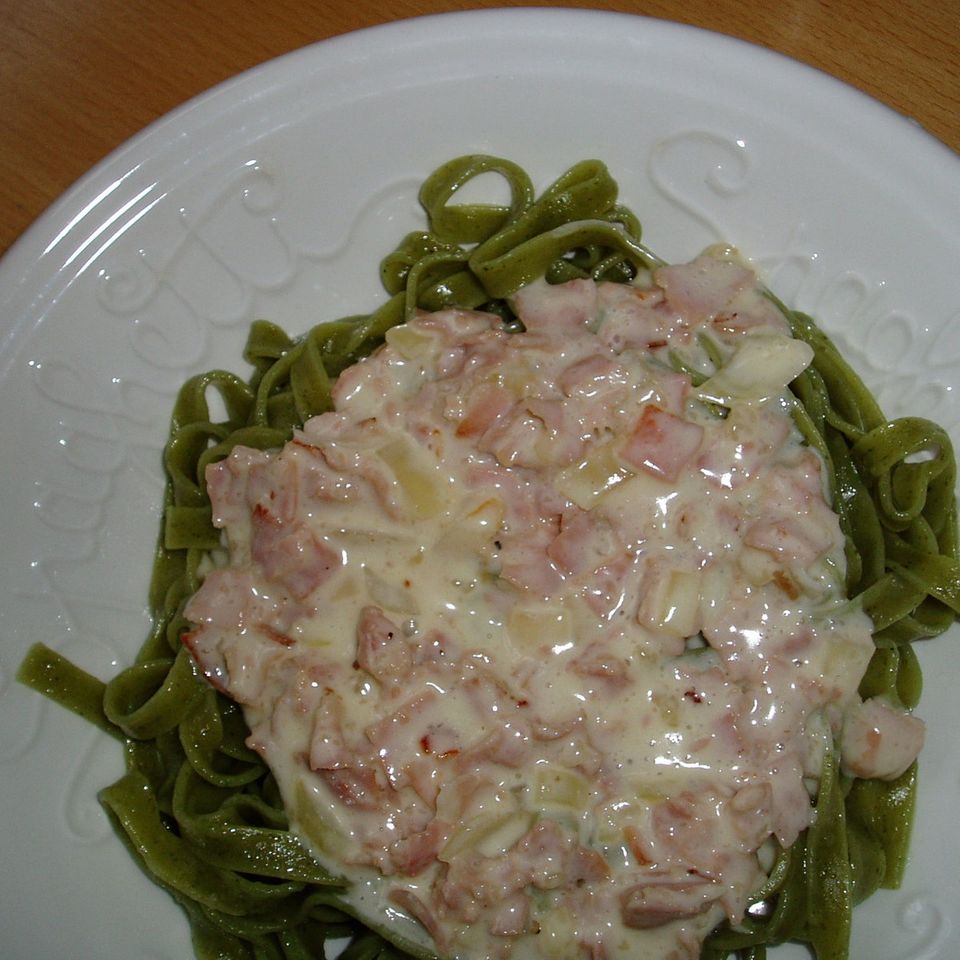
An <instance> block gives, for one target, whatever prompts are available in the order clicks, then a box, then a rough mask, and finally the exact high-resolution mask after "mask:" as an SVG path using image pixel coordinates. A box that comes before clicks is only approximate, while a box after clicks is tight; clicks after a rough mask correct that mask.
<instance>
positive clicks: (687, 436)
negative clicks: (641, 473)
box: [620, 405, 703, 483]
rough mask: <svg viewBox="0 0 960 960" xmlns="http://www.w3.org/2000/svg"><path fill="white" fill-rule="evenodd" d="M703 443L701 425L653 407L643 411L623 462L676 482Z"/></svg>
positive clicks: (623, 453) (623, 449)
mask: <svg viewBox="0 0 960 960" xmlns="http://www.w3.org/2000/svg"><path fill="white" fill-rule="evenodd" d="M702 442H703V427H702V426H700V424H698V423H691V422H690V421H689V420H685V419H683V418H682V417H678V416H675V415H674V414H672V413H667V412H666V411H665V410H661V409H660V408H659V407H655V406H653V405H650V406H646V407H644V408H643V412H642V413H641V414H640V419H639V420H637V423H636V426H635V427H634V428H633V432H632V433H631V434H630V436H629V437H628V438H627V441H626V443H624V444H623V446H622V447H621V448H620V459H621V460H623V461H624V463H627V464H629V465H630V466H632V467H636V468H637V469H638V470H646V471H647V472H648V473H652V474H653V475H654V476H657V477H662V478H663V479H664V480H667V481H669V482H671V483H673V482H674V481H675V480H676V479H677V478H678V477H679V476H680V472H681V471H682V470H683V468H684V467H685V466H686V465H687V464H688V463H689V462H690V461H691V460H692V459H693V458H694V457H695V456H696V455H697V451H698V450H699V449H700V444H701V443H702Z"/></svg>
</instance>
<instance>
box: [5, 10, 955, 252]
mask: <svg viewBox="0 0 960 960" xmlns="http://www.w3.org/2000/svg"><path fill="white" fill-rule="evenodd" d="M498 6H500V7H502V6H578V7H595V8H603V9H609V10H617V11H621V12H630V13H635V14H642V15H647V16H653V17H659V18H663V19H667V20H675V21H678V22H683V23H688V24H694V25H697V26H701V27H705V28H707V29H709V30H714V31H718V32H721V33H725V34H729V35H732V36H736V37H740V38H742V39H744V40H748V41H750V42H752V43H757V44H761V45H763V46H766V47H769V48H771V49H773V50H777V51H779V52H781V53H783V54H785V55H787V56H790V57H793V58H795V59H797V60H801V61H803V62H805V63H808V64H810V65H812V66H814V67H817V68H819V69H821V70H825V71H827V72H828V73H830V74H833V75H834V76H836V77H838V78H840V79H841V80H844V81H846V82H847V83H850V84H852V85H853V86H855V87H858V88H860V89H861V90H863V91H865V92H866V93H868V94H870V95H872V96H874V97H876V98H877V99H879V100H881V101H883V102H884V103H886V104H888V105H889V106H890V107H892V108H893V109H894V110H897V111H899V112H900V113H902V114H905V115H907V116H909V117H912V118H913V119H914V120H916V121H917V122H918V123H919V124H920V125H921V126H923V127H924V128H926V129H927V130H928V131H929V132H930V133H931V134H933V135H934V136H935V137H938V138H939V139H941V140H942V141H943V142H944V143H946V144H947V145H948V146H949V147H951V148H952V149H953V150H955V151H957V152H960V0H940V2H939V3H930V2H929V0H780V2H776V3H769V4H762V3H754V4H748V3H744V2H743V0H634V2H624V0H610V2H607V3H591V2H580V3H573V4H571V3H566V4H565V3H563V2H557V0H548V2H545V3H537V2H535V0H524V2H520V3H509V2H504V0H499V2H483V0H480V2H456V0H446V2H444V0H394V2H393V3H391V4H390V5H389V8H388V7H387V6H386V5H385V4H383V3H382V2H376V0H346V2H326V3H317V2H314V3H308V2H305V0H261V2H253V0H217V2H205V0H200V2H198V0H83V2H80V3H78V2H76V0H0V122H2V132H0V252H2V251H4V250H6V249H7V247H9V246H10V245H11V244H12V243H13V242H14V241H15V240H16V238H17V237H18V236H19V235H20V234H21V233H22V232H23V231H24V230H25V229H26V228H27V227H28V226H29V225H30V223H31V222H32V221H33V220H34V219H35V218H36V217H37V216H39V215H40V214H41V213H42V212H43V210H44V209H45V208H46V207H47V206H48V205H49V204H50V203H51V202H52V201H53V200H55V199H56V198H57V197H58V196H59V195H60V194H61V193H62V192H63V191H64V190H66V189H67V188H68V187H69V186H70V184H71V183H73V182H74V181H75V180H76V179H77V178H78V177H79V176H81V175H82V174H83V173H84V172H85V171H86V170H88V169H89V168H90V167H91V166H93V165H94V164H95V163H96V162H97V161H99V160H100V159H101V158H102V157H104V156H105V155H106V154H108V153H109V152H110V151H111V150H112V149H114V148H115V147H117V146H119V145H120V144H121V143H123V142H124V141H125V140H127V139H128V138H129V137H131V136H133V135H134V134H135V133H137V132H138V131H139V130H141V129H142V128H143V127H144V126H146V125H147V124H149V123H150V122H152V121H153V120H155V119H157V118H158V117H160V116H162V115H163V114H164V113H166V112H168V111H169V110H171V109H173V108H174V107H176V106H177V105H178V104H180V103H182V102H184V101H185V100H188V99H189V98H190V97H192V96H194V95H196V94H198V93H200V92H202V91H204V90H206V89H208V88H209V87H211V86H213V85H214V84H216V83H219V82H220V81H222V80H225V79H227V78H228V77H231V76H233V75H234V74H236V73H238V72H240V71H241V70H245V69H247V68H249V67H253V66H255V65H257V64H259V63H262V62H263V61H265V60H268V59H270V58H272V57H275V56H278V55H280V54H283V53H286V52H288V51H290V50H294V49H296V48H298V47H301V46H304V45H306V44H308V43H312V42H314V41H317V40H322V39H325V38H327V37H330V36H334V35H336V34H340V33H345V32H347V31H350V30H355V29H359V28H363V27H368V26H373V25H375V24H378V23H383V22H385V21H387V20H395V19H400V18H404V17H413V16H421V15H425V14H433V13H439V12H444V11H448V10H457V9H468V8H470V9H475V8H481V7H498ZM387 9H389V12H386V11H387ZM958 188H960V185H958Z"/></svg>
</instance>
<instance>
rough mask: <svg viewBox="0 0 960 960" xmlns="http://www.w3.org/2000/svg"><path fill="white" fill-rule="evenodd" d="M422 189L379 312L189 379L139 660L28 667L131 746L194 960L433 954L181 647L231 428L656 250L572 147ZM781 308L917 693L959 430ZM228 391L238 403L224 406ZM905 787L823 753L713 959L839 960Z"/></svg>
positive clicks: (810, 438) (907, 697)
mask: <svg viewBox="0 0 960 960" xmlns="http://www.w3.org/2000/svg"><path fill="white" fill-rule="evenodd" d="M488 173H494V174H496V175H499V176H500V177H502V178H503V179H504V180H505V181H506V183H507V184H508V186H509V189H510V200H509V203H507V204H506V205H503V206H497V205H490V204H473V205H468V204H455V203H453V199H454V198H455V196H456V193H457V191H458V190H459V188H461V187H462V186H463V185H464V184H465V183H467V182H468V181H470V180H472V179H473V178H475V177H477V176H479V175H482V174H488ZM421 200H422V203H423V206H424V208H425V210H426V214H427V219H428V225H429V229H428V230H427V231H426V232H423V233H414V234H410V235H409V236H407V237H406V238H405V239H404V240H403V242H402V243H401V244H400V246H399V247H398V248H397V249H396V250H395V251H394V252H393V253H391V254H390V255H389V256H387V257H386V258H385V260H384V261H383V263H382V267H381V279H382V282H383V285H384V287H385V288H386V290H387V292H388V294H389V295H390V296H389V299H388V300H387V301H386V302H385V303H384V304H383V306H381V307H380V308H379V309H378V310H376V311H375V312H374V313H372V314H370V315H366V316H359V317H349V318H345V319H341V320H337V321H335V322H332V323H323V324H320V325H318V326H316V327H314V328H313V329H312V330H310V331H309V333H307V334H306V335H305V336H303V337H301V338H298V339H292V338H290V337H289V336H288V335H287V334H285V333H284V332H283V331H281V330H280V329H279V328H278V327H276V326H274V325H273V324H271V323H267V322H264V321H257V322H256V323H254V324H253V325H252V328H251V330H250V334H249V338H248V341H247V345H246V349H245V353H244V356H245V358H246V360H247V361H248V362H249V363H250V365H251V366H252V368H253V373H252V376H251V377H250V378H249V379H248V380H243V379H241V378H239V377H237V376H235V375H233V374H231V373H226V372H222V371H215V372H212V373H208V374H205V375H202V376H198V377H194V378H193V379H191V380H190V381H189V382H187V383H186V384H185V385H184V387H183V388H182V390H181V391H180V394H179V397H178V399H177V403H176V406H175V409H174V411H173V417H172V422H171V431H170V439H169V443H168V445H167V448H166V452H165V468H166V473H167V477H168V481H167V487H166V500H165V511H164V523H163V530H162V532H161V537H160V541H159V544H158V546H157V550H156V556H155V560H154V572H153V578H152V582H151V587H150V610H151V613H152V616H153V623H154V627H153V630H152V632H151V634H150V636H149V637H148V639H147V641H146V642H145V643H144V645H143V647H142V649H141V650H140V653H139V655H138V657H137V659H136V662H135V663H134V664H133V665H132V666H131V667H129V668H128V669H126V670H124V671H123V672H122V673H120V674H119V675H118V676H117V677H115V678H114V679H113V680H111V681H110V682H109V683H107V684H103V683H101V682H100V681H99V680H96V679H95V678H93V677H90V676H89V675H87V674H86V673H84V672H83V671H80V670H78V669H77V668H76V667H74V666H73V665H71V664H70V663H68V662H67V661H66V660H64V659H63V658H62V657H60V656H59V655H58V654H57V653H55V652H54V651H52V650H50V649H49V648H47V647H45V646H42V645H37V646H36V647H34V648H33V649H32V650H31V651H30V653H29V654H28V656H27V658H26V659H25V661H24V663H23V665H22V666H21V668H20V672H19V674H18V676H19V679H20V680H21V681H22V682H24V683H26V684H28V685H29V686H31V687H33V688H35V689H37V690H39V691H41V692H42V693H44V694H46V695H47V696H49V697H51V698H52V699H54V700H56V701H58V702H60V703H62V704H64V705H65V706H67V707H69V708H70V709H72V710H74V711H76V712H77V713H79V714H81V715H82V716H84V717H86V718H87V719H88V720H90V721H91V722H92V723H94V724H96V725H97V726H98V727H100V728H101V729H102V730H104V731H106V732H107V733H109V734H111V735H112V736H114V737H116V738H117V739H118V740H119V741H120V742H121V743H122V744H123V749H124V751H125V756H126V767H127V772H126V773H125V775H124V776H123V777H122V778H121V779H120V780H119V781H118V782H117V783H115V784H113V785H112V786H110V787H108V788H106V789H105V790H104V791H103V792H102V793H101V795H100V798H101V802H102V803H103V805H104V807H105V809H106V810H107V812H108V814H109V816H110V817H111V819H112V821H113V822H114V825H115V826H116V828H117V832H118V833H119V835H120V836H121V837H122V838H123V840H124V841H125V842H126V844H127V846H128V847H129V849H130V850H131V852H132V854H133V856H134V857H135V858H136V859H137V860H138V862H139V863H140V864H141V866H142V867H143V868H144V869H145V870H146V871H147V872H148V873H149V874H150V875H151V876H152V877H153V879H155V880H156V882H157V883H158V884H159V885H160V886H162V887H163V888H164V889H166V890H167V891H169V893H170V894H171V895H172V896H173V897H174V898H175V899H176V900H177V901H178V902H179V903H180V904H181V905H182V906H183V908H184V910H185V912H186V913H187V915H188V917H189V920H190V923H191V927H192V934H193V943H194V948H195V951H196V954H197V957H198V958H200V960H213V958H218V960H252V958H256V960H280V958H286V960H308V958H310V960H316V958H320V957H322V956H323V955H324V953H323V951H324V944H325V943H326V942H327V941H328V940H329V939H331V938H346V940H347V942H348V946H347V947H346V949H345V951H344V952H343V953H342V954H341V956H342V957H344V958H345V960H367V958H369V960H373V958H378V957H379V958H384V960H386V958H394V957H395V958H402V957H405V956H409V955H410V954H411V953H412V954H414V955H416V956H423V952H422V950H419V949H417V948H414V947H413V946H412V945H411V944H405V943H398V942H397V940H396V936H395V935H394V934H393V933H392V932H391V931H389V930H371V929H369V927H366V926H364V925H363V924H361V923H360V922H358V921H357V920H355V919H354V918H352V917H351V916H349V915H348V913H347V912H346V910H347V908H346V907H345V905H344V904H343V903H342V902H341V899H340V897H339V895H338V894H339V891H340V890H341V889H342V888H341V886H340V884H339V881H338V880H337V878H335V877H332V876H329V875H328V874H327V873H326V872H325V871H324V870H323V869H322V868H320V867H319V865H318V864H317V863H316V861H315V860H314V859H313V858H312V857H311V855H310V854H309V852H308V851H307V850H306V849H305V848H304V847H303V846H302V845H301V843H300V842H299V841H298V840H297V838H296V837H295V836H293V835H292V834H291V833H290V832H289V831H288V829H287V826H288V824H287V818H286V816H285V814H284V811H283V808H282V804H281V802H280V798H279V795H278V791H277V788H276V785H275V784H274V781H273V778H272V777H271V775H270V773H269V772H268V770H267V769H266V768H265V767H264V765H263V764H262V762H261V761H260V759H259V758H258V757H257V756H256V755H255V754H254V753H253V752H252V751H251V750H249V749H248V748H247V747H246V745H245V743H244V740H245V737H246V734H247V731H246V728H245V725H244V722H243V718H242V715H241V713H240V711H239V708H238V707H237V706H236V705H234V704H233V703H232V702H231V701H229V700H228V699H227V698H226V697H224V696H222V695H221V694H219V693H217V692H216V691H215V690H214V689H213V688H212V687H211V686H209V685H208V684H207V683H206V681H205V680H203V678H202V677H200V676H199V674H198V671H197V669H196V667H195V666H194V664H193V661H192V659H191V658H190V657H189V656H188V654H187V652H186V650H185V648H184V647H183V645H182V644H181V634H182V632H183V630H184V629H185V627H186V623H185V620H184V618H183V614H182V610H183V607H184V604H185V603H186V601H187V599H188V598H189V597H190V596H191V595H192V594H193V593H194V592H195V591H196V590H197V589H198V587H199V585H200V582H201V579H202V575H203V570H204V568H205V564H206V563H207V562H208V560H207V557H208V554H209V552H210V551H213V550H217V549H218V548H219V545H220V537H219V533H218V531H217V530H216V529H215V528H214V527H213V525H212V522H211V513H210V501H209V498H208V497H207V493H206V489H205V481H204V471H205V468H206V466H207V465H208V464H209V463H211V462H214V461H216V460H218V459H220V458H222V457H224V456H226V455H227V454H228V453H229V452H230V450H231V449H232V448H233V447H234V446H236V445H238V444H243V445H246V446H250V447H256V448H261V449H267V448H275V447H280V446H281V445H282V444H283V443H284V442H285V441H286V440H287V439H288V438H289V436H290V435H291V432H292V430H293V428H294V427H295V426H297V425H299V424H301V423H303V422H304V421H305V420H306V419H307V418H309V417H310V416H312V415H314V414H317V413H320V412H322V411H325V410H328V409H330V406H331V399H330V390H331V384H332V382H333V381H334V380H335V378H336V377H337V375H338V374H339V373H340V372H341V371H342V370H343V369H344V368H345V367H347V366H348V365H350V364H352V363H354V362H355V361H356V360H357V359H359V358H360V357H363V356H365V355H366V354H368V353H370V351H372V350H373V349H374V348H375V347H376V346H377V345H378V344H380V343H381V342H382V340H383V336H384V333H385V331H386V330H387V329H389V328H390V327H391V326H393V325H395V324H397V323H401V322H402V321H403V320H404V319H405V318H406V317H407V316H408V315H409V314H410V313H411V312H412V311H413V310H415V309H427V310H437V309H441V308H444V307H448V306H454V305H457V306H461V307H466V308H480V309H483V310H489V311H492V312H495V313H497V314H499V315H500V316H502V317H503V318H504V320H505V321H506V322H507V323H508V324H511V323H515V322H516V318H515V317H514V316H513V314H512V313H511V311H510V308H509V305H508V303H507V300H506V298H507V297H509V296H510V295H511V294H512V293H514V292H515V291H516V290H517V289H518V288H519V287H521V286H522V285H523V284H525V283H527V282H529V281H531V280H533V279H535V278H537V277H540V276H543V275H546V277H547V279H548V280H550V281H551V282H562V281H564V280H568V279H572V278H574V277H587V276H589V277H593V278H595V279H606V280H615V281H629V280H630V279H631V278H633V277H634V276H635V275H636V273H637V271H638V270H639V269H647V268H652V267H656V266H657V265H659V264H660V263H661V261H660V260H659V259H658V258H657V257H656V256H654V255H653V254H652V253H651V252H650V251H649V250H647V249H646V248H645V247H644V246H643V244H642V243H641V241H640V225H639V222H638V221H637V219H636V217H635V216H634V215H633V214H632V213H630V212H629V211H628V210H626V209H624V208H622V207H621V206H619V205H618V203H617V185H616V183H615V182H614V180H613V179H612V178H611V176H610V174H609V173H608V171H607V169H606V168H605V167H604V165H603V164H601V163H599V162H597V161H586V162H583V163H580V164H577V165H576V166H574V167H572V168H571V169H570V170H568V171H567V172H566V173H565V174H564V175H563V176H562V177H560V179H559V180H557V181H556V182H555V183H554V184H553V185H552V186H550V187H549V188H548V189H547V190H546V191H545V192H544V193H543V194H541V195H540V196H539V197H536V196H535V194H534V189H533V186H532V184H531V181H530V179H529V177H528V176H527V174H526V173H525V172H524V171H523V170H521V169H520V168H519V167H517V166H516V165H515V164H513V163H511V162H509V161H506V160H501V159H497V158H492V157H486V156H467V157H462V158H459V159H457V160H453V161H451V162H450V163H447V164H445V165H444V166H442V167H440V168H439V169H438V170H437V171H436V172H434V173H433V174H432V175H431V176H430V177H429V178H428V179H427V181H426V182H425V183H424V185H423V188H422V191H421ZM778 305H779V306H780V308H781V310H783V312H784V314H785V315H786V316H787V318H788V319H789V321H790V323H791V325H792V327H793V331H794V334H795V336H797V337H799V338H800V339H803V340H805V341H807V342H808V343H809V344H810V345H811V346H812V347H813V350H814V360H813V363H812V365H811V366H810V368H809V369H808V370H807V371H805V372H804V373H803V374H802V375H801V376H800V377H799V378H798V379H797V380H796V381H795V382H794V383H793V384H792V390H793V393H794V395H795V397H796V400H797V402H796V406H795V418H796V421H797V424H798V426H799V428H800V430H801V431H802V433H803V435H804V437H805V439H806V441H807V442H808V443H809V444H810V445H811V446H814V447H816V448H817V449H818V450H819V452H820V453H821V454H822V456H823V458H824V460H825V462H826V464H827V467H828V475H829V478H830V482H831V486H832V494H833V504H834V508H835V509H836V511H837V513H838V514H839V517H840V521H841V526H842V529H843V531H844V533H845V535H846V538H847V564H848V583H847V586H848V594H849V596H850V598H851V600H852V601H853V602H859V603H862V604H863V606H864V609H865V610H866V611H867V613H869V615H870V616H871V617H872V619H873V622H874V624H875V629H876V633H875V639H876V651H875V654H874V656H873V659H872V661H871V663H870V666H869V668H868V670H867V673H866V675H865V677H864V679H863V682H862V685H861V691H860V692H861V694H862V696H864V697H869V696H878V695H883V696H885V697H887V698H889V699H890V700H892V701H893V702H894V703H898V704H901V705H902V706H904V707H906V708H912V707H913V706H914V705H915V704H916V703H917V701H918V699H919V696H920V687H921V677H920V669H919V666H918V663H917V658H916V655H915V653H914V651H913V648H912V646H911V644H912V643H913V641H915V640H917V639H920V638H923V637H929V636H933V635H935V634H939V633H941V632H943V631H944V630H945V629H947V627H949V626H950V625H951V624H952V623H953V621H954V619H955V618H956V616H957V614H958V612H960V563H958V546H957V518H956V503H955V497H954V489H955V481H956V477H955V463H954V456H953V450H952V447H951V443H950V440H949V438H948V436H947V435H946V433H945V432H944V431H943V430H942V429H941V428H940V427H938V426H936V425H935V424H932V423H930V422H928V421H926V420H920V419H917V418H906V419H902V420H896V421H893V422H888V421H887V420H886V419H885V418H884V416H883V414H882V412H881V411H880V409H879V408H878V406H877V404H876V402H875V400H874V399H873V397H872V396H871V395H870V393H869V391H868V390H867V389H866V388H865V386H864V385H863V383H862V382H861V381H860V379H859V378H858V377H857V375H856V374H855V373H854V372H853V371H852V370H851V368H850V367H849V365H848V364H847V363H846V362H845V361H844V360H843V358H842V357H841V356H840V355H839V354H838V352H837V350H836V348H835V347H834V346H833V344H832V343H831V342H830V340H829V339H828V338H827V337H826V335H825V334H824V333H823V332H822V331H821V330H819V328H818V327H817V326H816V324H815V323H814V322H813V321H812V320H811V319H810V318H809V317H806V316H804V315H802V314H799V313H794V312H792V311H790V310H788V309H786V307H784V306H783V305H782V304H778ZM214 394H215V395H217V397H218V399H219V405H220V406H222V408H223V409H225V411H226V415H225V418H224V419H223V420H219V421H216V422H214V421H213V420H212V419H211V414H210V406H211V403H210V401H211V397H212V395H214ZM915 788H916V765H914V767H912V768H911V769H910V770H908V771H907V772H906V773H904V774H903V776H901V777H900V778H899V779H898V780H896V781H893V782H889V783H888V782H881V781H876V780H858V779H850V778H848V777H846V776H844V775H843V774H842V773H841V771H840V768H839V761H838V757H837V756H836V755H834V754H831V755H828V757H827V760H826V763H825V766H824V769H823V772H822V777H821V781H820V787H819V793H818V796H817V798H816V807H817V817H816V821H815V824H814V826H812V827H811V828H810V829H809V830H807V831H806V833H804V834H803V835H802V836H801V837H800V839H799V840H798V841H797V842H796V843H795V844H794V845H793V846H792V847H791V848H789V849H787V850H784V851H782V852H781V853H780V855H779V858H778V859H777V861H776V863H775V864H774V866H773V868H772V870H771V873H770V876H769V880H768V882H767V884H766V885H765V888H764V889H763V890H761V891H759V893H758V894H757V903H755V905H754V907H753V908H752V909H751V911H750V913H749V914H748V916H747V917H746V919H745V920H744V922H743V923H742V924H740V925H738V926H737V928H736V929H731V928H726V927H725V928H721V929H720V930H718V931H716V932H714V934H713V935H712V936H711V937H710V938H709V939H708V940H707V942H706V944H705V945H704V948H703V952H702V960H723V958H727V957H730V956H733V955H735V956H737V957H739V958H740V960H763V958H765V957H766V955H767V947H768V946H771V945H774V944H778V943H782V942H784V941H790V940H793V941H800V942H803V943H807V944H809V945H810V947H811V948H812V950H813V952H814V954H815V955H816V957H817V958H818V960H844V958H846V957H847V954H848V940H849V932H850V919H851V908H852V906H853V905H854V904H855V903H857V902H859V901H860V900H863V899H864V898H865V897H867V896H869V895H870V894H871V893H872V892H873V891H874V890H875V889H877V888H878V887H895V886H897V884H898V883H899V882H900V879H901V876H902V873H903V868H904V864H905V860H906V853H907V842H908V839H909V833H910V824H911V819H912V811H913V803H914V793H915Z"/></svg>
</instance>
